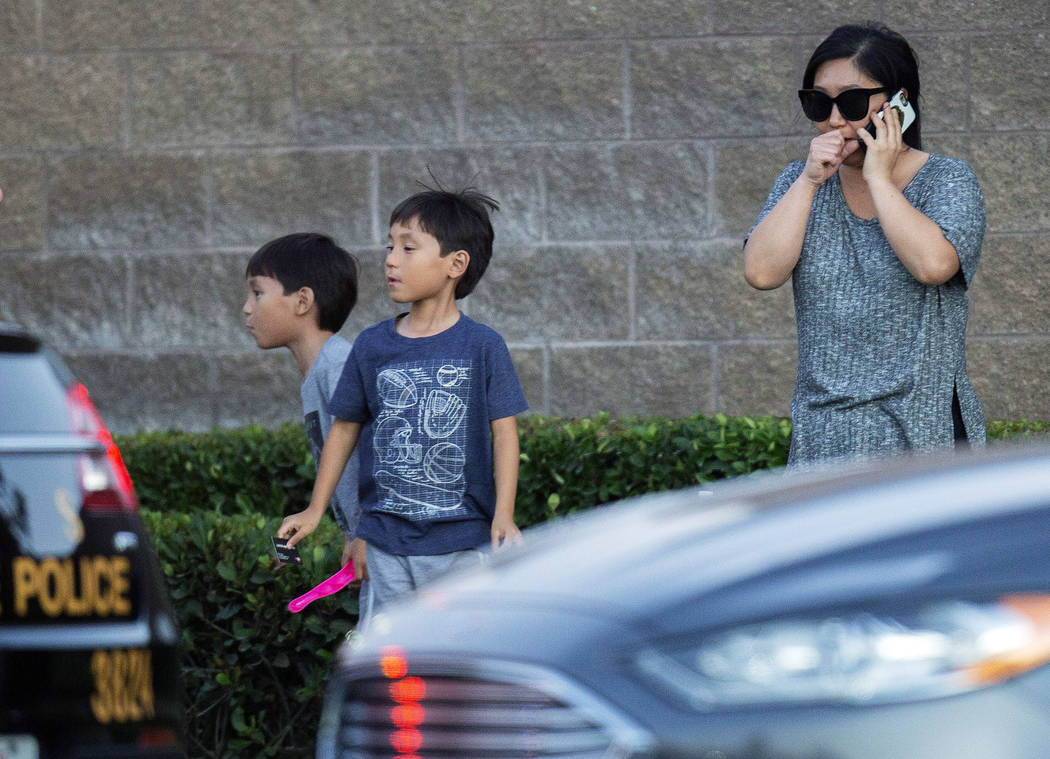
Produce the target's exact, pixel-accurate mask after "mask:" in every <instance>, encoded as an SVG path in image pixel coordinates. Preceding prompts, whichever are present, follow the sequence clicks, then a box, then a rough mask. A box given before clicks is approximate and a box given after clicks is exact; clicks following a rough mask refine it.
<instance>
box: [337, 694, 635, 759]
mask: <svg viewBox="0 0 1050 759" xmlns="http://www.w3.org/2000/svg"><path fill="white" fill-rule="evenodd" d="M345 685H346V690H345V695H344V699H343V702H342V706H341V710H340V715H339V726H338V729H337V733H336V735H335V741H334V743H335V752H334V753H335V756H336V757H337V758H338V759H378V758H379V757H383V759H396V758H398V757H405V759H408V757H411V759H450V758H451V757H458V758H459V759H463V758H464V757H471V758H472V759H526V758H530V757H536V758H539V757H544V758H547V759H600V758H602V757H606V758H608V757H617V758H620V757H634V756H643V754H641V753H635V752H634V751H632V750H631V749H630V747H629V746H628V745H627V744H630V743H637V741H635V740H631V739H629V740H627V741H625V742H622V741H621V740H620V738H621V737H622V736H621V735H619V733H621V732H622V731H621V730H620V729H619V728H620V727H621V726H617V725H615V724H613V723H614V721H615V718H609V716H608V715H604V714H602V710H601V709H597V710H595V709H593V708H588V707H586V706H582V705H580V704H578V703H571V702H570V701H569V700H567V699H566V698H565V697H564V696H563V695H555V694H554V693H553V692H551V691H552V690H561V689H560V688H553V689H551V688H544V687H543V684H542V683H541V684H536V683H535V682H527V683H526V682H522V681H521V680H520V679H515V680H509V679H499V678H488V677H478V676H462V675H448V674H439V673H431V674H426V673H423V674H413V676H406V677H403V678H400V679H393V680H392V679H390V678H389V677H382V676H380V677H364V678H362V679H357V680H350V681H349V682H347V683H346V684H345Z"/></svg>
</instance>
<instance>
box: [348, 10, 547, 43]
mask: <svg viewBox="0 0 1050 759" xmlns="http://www.w3.org/2000/svg"><path fill="white" fill-rule="evenodd" d="M344 5H357V4H356V3H345V4H344ZM363 5H364V8H363V9H361V10H357V11H356V13H357V14H358V17H359V23H361V28H360V29H357V30H352V32H353V33H355V36H357V37H360V35H361V34H362V33H364V34H365V35H367V40H368V41H369V42H372V43H373V44H394V45H400V44H404V43H405V42H408V41H413V42H422V43H425V44H432V43H433V41H434V40H443V41H448V42H481V41H489V40H519V39H534V38H536V37H540V36H542V35H543V29H544V18H543V14H544V4H543V3H537V2H535V0H507V2H503V3H500V4H499V5H498V6H494V5H493V4H492V3H490V2H485V1H484V0H372V2H369V3H366V4H363ZM352 12H353V11H352Z"/></svg>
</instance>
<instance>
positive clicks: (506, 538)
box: [492, 514, 522, 551]
mask: <svg viewBox="0 0 1050 759" xmlns="http://www.w3.org/2000/svg"><path fill="white" fill-rule="evenodd" d="M521 540H522V537H521V530H519V529H518V526H517V525H516V524H514V520H513V519H510V518H508V517H505V516H501V515H500V514H497V515H496V516H495V518H493V520H492V550H493V551H499V550H501V549H503V548H506V547H508V546H512V545H514V544H515V543H520V542H521Z"/></svg>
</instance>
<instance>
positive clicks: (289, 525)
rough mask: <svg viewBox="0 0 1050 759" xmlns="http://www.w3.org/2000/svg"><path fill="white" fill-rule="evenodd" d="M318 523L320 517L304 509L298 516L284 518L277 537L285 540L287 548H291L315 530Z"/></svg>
mask: <svg viewBox="0 0 1050 759" xmlns="http://www.w3.org/2000/svg"><path fill="white" fill-rule="evenodd" d="M320 523H321V516H320V515H319V514H314V513H312V512H311V511H310V510H309V509H306V510H305V511H300V512H299V513H298V514H292V515H290V516H287V517H285V518H284V521H283V522H281V527H280V529H279V530H277V537H279V538H287V540H288V547H289V548H293V547H294V546H295V544H296V543H298V542H299V541H300V540H302V539H303V538H305V537H306V536H307V535H309V534H310V533H311V532H313V531H314V530H316V529H317V525H319V524H320Z"/></svg>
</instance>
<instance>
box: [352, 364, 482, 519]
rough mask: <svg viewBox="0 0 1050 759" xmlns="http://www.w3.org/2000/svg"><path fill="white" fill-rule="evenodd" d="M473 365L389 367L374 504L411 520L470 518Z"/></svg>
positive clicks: (377, 436)
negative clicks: (466, 501) (467, 503)
mask: <svg viewBox="0 0 1050 759" xmlns="http://www.w3.org/2000/svg"><path fill="white" fill-rule="evenodd" d="M472 375H473V365H472V362H470V361H460V362H455V361H441V360H431V361H423V362H413V363H411V364H392V365H390V366H387V367H386V368H385V369H383V370H382V371H381V372H379V375H378V376H377V378H376V390H377V392H378V394H379V399H380V402H381V403H382V411H380V413H379V415H378V416H377V417H376V420H375V426H374V428H373V429H374V431H373V434H372V447H373V449H374V454H373V474H374V476H375V482H376V487H377V495H378V501H379V502H378V504H377V505H376V506H375V508H376V509H377V510H379V511H386V512H390V513H392V514H397V515H398V516H400V517H403V518H405V519H409V520H412V521H433V520H438V519H440V520H445V519H458V518H461V517H465V516H469V515H470V511H469V509H467V508H466V507H465V506H464V505H463V492H464V490H465V489H466V480H465V478H464V476H463V468H464V466H465V465H466V462H467V458H466V450H467V410H468V400H469V398H470V383H471V379H472Z"/></svg>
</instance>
